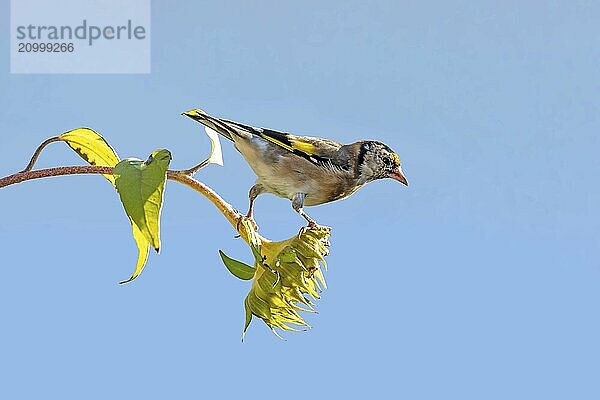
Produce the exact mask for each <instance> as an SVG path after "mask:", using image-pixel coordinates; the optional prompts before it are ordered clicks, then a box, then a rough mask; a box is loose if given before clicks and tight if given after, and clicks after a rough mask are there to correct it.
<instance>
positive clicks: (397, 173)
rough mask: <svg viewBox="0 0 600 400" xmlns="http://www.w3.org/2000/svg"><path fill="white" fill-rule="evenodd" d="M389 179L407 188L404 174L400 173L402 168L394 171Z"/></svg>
mask: <svg viewBox="0 0 600 400" xmlns="http://www.w3.org/2000/svg"><path fill="white" fill-rule="evenodd" d="M390 178H392V179H394V180H397V181H398V182H400V183H402V184H404V185H406V186H408V181H407V180H406V177H405V176H404V172H402V167H398V169H397V170H396V171H394V172H393V173H392V174H390Z"/></svg>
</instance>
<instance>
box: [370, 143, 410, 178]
mask: <svg viewBox="0 0 600 400" xmlns="http://www.w3.org/2000/svg"><path fill="white" fill-rule="evenodd" d="M358 170H359V176H360V179H361V180H364V181H365V182H369V181H373V180H376V179H383V178H392V179H394V180H397V181H398V182H400V183H402V184H404V185H406V186H408V181H407V180H406V177H405V176H404V172H402V163H401V162H400V157H398V154H396V153H395V152H394V151H393V150H392V149H390V148H389V147H388V146H386V145H385V144H383V143H381V142H375V141H365V142H363V143H362V144H361V146H360V150H359V153H358Z"/></svg>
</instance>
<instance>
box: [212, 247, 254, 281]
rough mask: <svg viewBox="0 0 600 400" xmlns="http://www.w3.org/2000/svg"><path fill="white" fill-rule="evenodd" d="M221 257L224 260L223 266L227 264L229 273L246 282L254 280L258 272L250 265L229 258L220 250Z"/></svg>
mask: <svg viewBox="0 0 600 400" xmlns="http://www.w3.org/2000/svg"><path fill="white" fill-rule="evenodd" d="M219 255H220V256H221V259H222V260H223V264H225V266H226V267H227V269H228V270H229V272H231V273H232V274H233V275H234V276H236V277H238V278H240V279H242V280H245V281H247V280H250V279H252V278H254V272H256V270H255V269H254V268H252V267H251V266H249V265H248V264H244V263H243V262H241V261H238V260H234V259H233V258H230V257H228V256H227V255H225V253H223V252H222V251H221V250H219Z"/></svg>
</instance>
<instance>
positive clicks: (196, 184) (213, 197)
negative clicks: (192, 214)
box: [0, 139, 249, 242]
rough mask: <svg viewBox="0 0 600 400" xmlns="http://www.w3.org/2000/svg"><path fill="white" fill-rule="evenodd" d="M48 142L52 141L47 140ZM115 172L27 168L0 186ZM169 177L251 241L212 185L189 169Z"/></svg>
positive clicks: (91, 168)
mask: <svg viewBox="0 0 600 400" xmlns="http://www.w3.org/2000/svg"><path fill="white" fill-rule="evenodd" d="M49 140H50V139H49ZM46 142H48V143H51V142H50V141H46ZM46 142H44V143H46ZM46 144H47V143H46ZM41 148H43V146H40V148H38V150H40V149H41ZM38 155H39V152H38V151H36V154H34V157H33V158H32V162H31V163H30V164H32V163H35V159H37V156H38ZM194 172H195V171H194ZM113 173H114V168H113V167H100V166H96V165H81V166H69V167H55V168H47V169H39V170H33V171H31V170H27V169H25V171H22V172H17V173H16V174H12V175H9V176H6V177H4V178H0V188H3V187H6V186H10V185H14V184H17V183H21V182H25V181H29V180H32V179H40V178H49V177H52V176H63V175H81V174H103V175H112V174H113ZM167 179H169V180H172V181H176V182H179V183H182V184H184V185H186V186H188V187H190V188H191V189H193V190H195V191H196V192H198V193H200V194H202V195H203V196H204V197H206V198H207V199H208V200H210V202H211V203H213V204H214V205H215V206H216V207H217V209H218V210H219V211H220V212H221V213H222V214H223V215H224V216H225V218H227V221H229V223H230V224H231V225H232V226H233V227H234V229H235V230H237V231H238V232H239V233H240V235H241V237H242V239H244V240H245V241H246V242H248V241H249V238H248V236H247V232H245V230H243V229H239V226H238V222H239V221H240V218H242V214H240V213H239V212H237V211H236V210H235V208H233V206H232V205H231V204H229V203H228V202H227V201H225V200H224V199H223V198H222V197H221V196H219V195H218V194H217V192H215V191H214V190H212V189H211V188H210V187H208V186H207V185H205V184H204V183H202V182H200V181H197V180H196V179H194V178H192V177H191V176H190V175H189V174H188V173H187V171H172V170H169V171H167Z"/></svg>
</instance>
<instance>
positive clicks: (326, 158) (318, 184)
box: [183, 110, 408, 227]
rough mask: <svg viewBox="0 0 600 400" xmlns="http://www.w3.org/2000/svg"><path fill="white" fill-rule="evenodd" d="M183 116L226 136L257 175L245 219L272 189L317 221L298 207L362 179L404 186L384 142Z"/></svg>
mask: <svg viewBox="0 0 600 400" xmlns="http://www.w3.org/2000/svg"><path fill="white" fill-rule="evenodd" d="M183 115H185V116H187V117H190V118H192V119H193V120H195V121H198V122H200V123H201V124H203V125H204V126H206V127H208V128H211V129H213V130H214V131H216V132H218V133H219V134H221V135H222V136H224V137H225V138H227V139H229V140H231V141H232V142H233V143H234V145H235V148H236V149H237V150H238V151H239V152H240V153H241V154H242V156H243V157H244V159H246V162H248V164H249V165H250V168H252V170H253V171H254V173H255V174H256V176H257V177H258V178H257V180H256V183H255V184H254V186H252V188H251V189H250V194H249V197H250V206H249V208H248V213H247V215H246V217H247V218H249V219H251V220H252V221H253V209H254V200H256V197H258V196H259V195H260V194H262V193H272V194H274V195H276V196H279V197H283V198H286V199H289V200H291V202H292V208H293V209H294V210H295V211H296V212H297V213H298V214H300V215H301V216H302V217H304V218H305V219H306V221H308V225H309V226H310V227H316V226H318V225H317V223H316V222H315V221H314V220H313V219H312V218H310V217H309V216H308V215H307V214H306V213H305V212H304V210H303V207H304V206H316V205H319V204H324V203H329V202H331V201H335V200H340V199H344V198H346V197H348V196H350V195H352V194H353V193H354V192H356V191H357V190H358V189H360V188H361V187H362V186H364V185H365V184H367V183H369V182H371V181H374V180H377V179H383V178H392V179H395V180H397V181H398V182H401V183H402V184H404V185H406V186H408V181H407V180H406V178H405V177H404V173H403V172H402V166H401V163H400V157H398V155H397V154H396V153H395V152H394V151H392V149H390V148H389V147H388V146H386V145H385V144H383V143H381V142H377V141H368V140H363V141H359V142H356V143H352V144H346V145H343V144H341V143H337V142H334V141H331V140H327V139H322V138H317V137H310V136H296V135H292V134H290V133H284V132H278V131H274V130H271V129H266V128H255V127H252V126H249V125H245V124H241V123H239V122H234V121H230V120H226V119H221V118H216V117H213V116H210V115H208V114H207V113H205V112H204V111H202V110H191V111H188V112H185V113H183Z"/></svg>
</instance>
